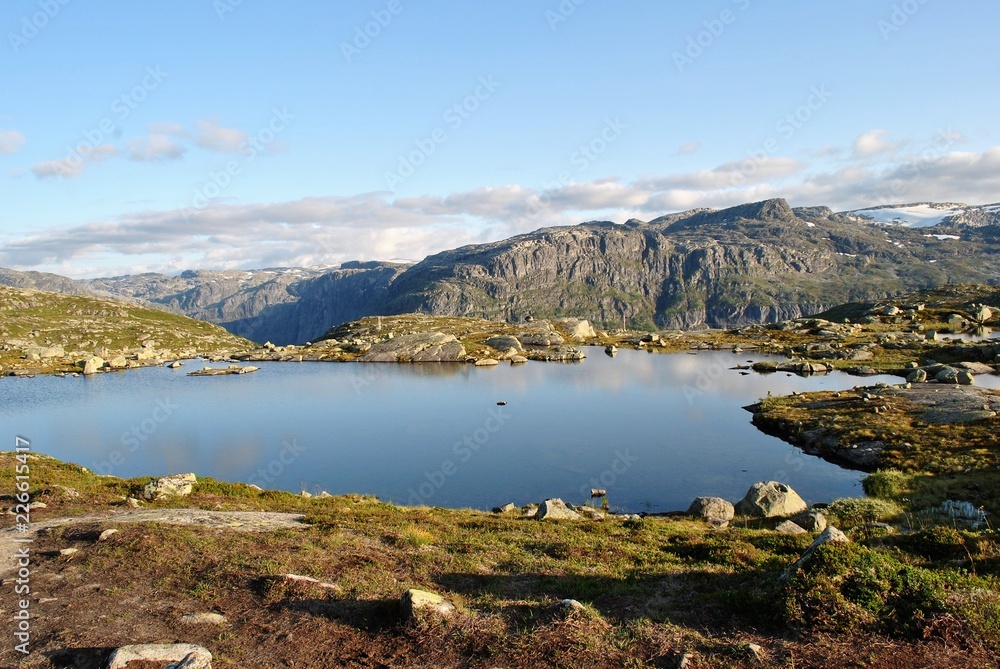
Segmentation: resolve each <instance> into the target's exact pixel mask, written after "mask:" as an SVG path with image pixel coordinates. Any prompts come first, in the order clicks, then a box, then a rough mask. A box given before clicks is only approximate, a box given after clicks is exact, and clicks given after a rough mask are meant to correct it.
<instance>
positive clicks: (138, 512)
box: [0, 509, 306, 576]
mask: <svg viewBox="0 0 1000 669" xmlns="http://www.w3.org/2000/svg"><path fill="white" fill-rule="evenodd" d="M302 518H303V515H302V514H300V513H278V512H272V511H203V510H201V509H129V510H123V511H119V512H117V513H107V514H101V515H90V516H79V517H76V518H55V519H52V520H44V521H40V522H33V523H32V524H31V534H24V533H19V532H17V529H16V527H6V528H4V529H2V530H0V576H5V575H6V574H8V573H10V572H12V571H14V570H15V569H16V568H17V558H16V553H17V547H18V546H19V544H18V543H16V540H17V539H23V538H32V537H33V535H34V534H35V533H37V532H41V531H44V530H47V529H49V528H52V527H62V526H64V525H80V524H84V523H164V524H167V525H189V526H190V525H196V526H199V527H205V528H211V529H224V530H232V531H234V532H273V531H276V530H299V529H302V528H304V527H306V525H305V524H304V523H303V522H302Z"/></svg>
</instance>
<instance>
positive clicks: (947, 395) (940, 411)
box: [888, 384, 1000, 425]
mask: <svg viewBox="0 0 1000 669" xmlns="http://www.w3.org/2000/svg"><path fill="white" fill-rule="evenodd" d="M888 392H889V393H891V394H892V395H896V396H898V397H903V398H905V399H907V400H909V401H911V402H913V403H914V404H916V405H918V406H921V407H926V408H925V410H924V415H923V418H922V420H923V421H924V422H926V423H932V424H935V425H952V424H956V423H970V422H973V421H977V420H985V419H987V418H992V417H994V416H996V415H997V414H998V413H1000V396H997V395H994V394H993V393H991V392H990V391H989V390H986V389H985V388H978V387H975V386H960V387H955V386H942V385H933V384H932V385H919V386H913V387H912V388H892V389H891V390H889V391H888Z"/></svg>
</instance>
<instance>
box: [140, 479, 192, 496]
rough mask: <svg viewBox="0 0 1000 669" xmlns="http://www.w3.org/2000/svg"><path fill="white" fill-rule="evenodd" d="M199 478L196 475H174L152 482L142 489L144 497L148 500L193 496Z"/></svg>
mask: <svg viewBox="0 0 1000 669" xmlns="http://www.w3.org/2000/svg"><path fill="white" fill-rule="evenodd" d="M197 482H198V478H197V477H196V476H195V475H194V474H172V475H170V476H164V477H163V478H159V479H156V480H155V481H150V482H149V483H147V484H146V487H145V488H143V489H142V496H143V497H145V498H146V499H148V500H156V499H165V498H167V497H184V496H187V495H190V494H191V491H192V490H193V489H194V484H195V483H197Z"/></svg>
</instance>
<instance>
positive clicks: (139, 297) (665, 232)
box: [0, 199, 1000, 344]
mask: <svg viewBox="0 0 1000 669" xmlns="http://www.w3.org/2000/svg"><path fill="white" fill-rule="evenodd" d="M956 282H961V283H990V284H993V283H998V282H1000V205H986V206H968V205H963V204H955V203H946V204H941V203H930V202H923V203H913V204H905V205H892V206H885V207H875V208H869V209H859V210H855V211H848V212H842V213H834V212H833V211H832V210H830V209H829V208H827V207H806V208H796V209H793V208H791V207H790V206H789V205H788V203H787V202H785V201H784V200H782V199H774V200H767V201H764V202H756V203H752V204H745V205H740V206H737V207H732V208H729V209H723V210H709V209H696V210H692V211H687V212H683V213H679V214H670V215H668V216H663V217H660V218H657V219H654V220H652V221H648V222H646V221H639V220H635V219H632V220H630V221H627V222H625V223H623V224H618V223H612V222H609V221H598V222H590V223H582V224H580V225H575V226H566V227H554V228H544V229H541V230H537V231H535V232H531V233H527V234H523V235H518V236H516V237H512V238H510V239H506V240H503V241H499V242H493V243H489V244H479V245H474V246H465V247H462V248H458V249H453V250H450V251H445V252H443V253H438V254H435V255H432V256H428V257H427V258H425V259H424V260H422V261H421V262H418V263H415V264H412V265H407V264H400V263H385V262H350V263H344V264H343V265H341V266H340V267H337V268H278V269H265V270H253V271H241V270H227V271H211V270H197V271H187V272H183V273H181V274H180V275H178V276H167V275H164V274H139V275H133V276H124V277H113V278H104V279H90V280H82V281H73V280H70V279H67V278H65V277H61V276H58V275H54V274H43V273H37V272H15V271H10V270H0V284H7V285H13V286H18V287H28V288H38V289H42V290H52V291H56V292H63V293H77V294H80V293H85V294H91V295H96V296H100V297H113V298H116V299H122V300H127V301H135V302H139V303H141V304H146V305H151V306H158V307H160V308H162V309H166V310H169V311H173V312H176V313H183V314H185V315H188V316H191V317H194V318H198V319H202V320H207V321H211V322H214V323H218V324H220V325H222V326H224V327H225V328H227V329H228V330H230V331H231V332H233V333H235V334H238V335H241V336H243V337H246V338H248V339H252V340H254V341H258V342H263V341H267V340H269V341H271V342H273V343H275V344H287V343H302V342H304V341H307V340H309V339H312V338H314V337H318V336H319V335H320V334H322V333H323V332H324V331H326V330H327V329H328V328H329V327H331V326H333V325H336V324H339V323H342V322H345V321H349V320H355V319H357V318H360V317H362V316H366V315H375V314H397V313H406V312H412V311H422V312H428V313H433V314H440V315H468V316H479V317H485V318H490V319H505V320H520V319H524V318H526V317H528V316H534V317H539V318H549V317H559V316H578V317H583V318H588V319H590V320H591V321H592V322H594V323H596V324H598V325H604V326H610V327H615V326H620V324H621V323H622V321H623V319H624V320H625V322H626V323H627V324H628V325H629V327H635V328H696V327H700V326H713V327H736V326H741V325H745V324H749V323H754V322H771V321H777V320H783V319H787V318H794V317H798V316H801V315H803V314H806V313H815V312H818V311H823V310H824V309H827V308H830V307H832V306H834V305H836V304H840V303H843V302H848V301H860V300H877V299H881V298H885V297H889V296H891V295H896V294H899V293H902V292H906V291H910V290H914V289H919V288H930V287H935V286H940V285H943V284H946V283H956Z"/></svg>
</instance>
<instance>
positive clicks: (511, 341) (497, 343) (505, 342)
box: [483, 335, 524, 351]
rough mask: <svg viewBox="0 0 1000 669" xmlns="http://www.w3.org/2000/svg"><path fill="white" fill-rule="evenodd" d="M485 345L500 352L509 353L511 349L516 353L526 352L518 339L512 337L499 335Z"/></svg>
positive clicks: (488, 340)
mask: <svg viewBox="0 0 1000 669" xmlns="http://www.w3.org/2000/svg"><path fill="white" fill-rule="evenodd" d="M483 343H484V344H486V345H487V346H489V347H490V348H493V349H496V350H498V351H509V350H510V349H514V350H515V351H523V350H524V349H523V348H522V347H521V342H520V341H519V340H518V338H517V337H513V336H511V335H497V336H495V337H490V338H489V339H487V340H486V341H484V342H483Z"/></svg>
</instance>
